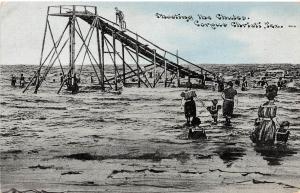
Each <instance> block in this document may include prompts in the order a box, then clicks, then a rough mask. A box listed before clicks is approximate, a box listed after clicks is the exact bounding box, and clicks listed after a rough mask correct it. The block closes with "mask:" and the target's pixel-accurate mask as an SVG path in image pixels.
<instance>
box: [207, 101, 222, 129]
mask: <svg viewBox="0 0 300 193" xmlns="http://www.w3.org/2000/svg"><path fill="white" fill-rule="evenodd" d="M211 102H212V106H210V107H207V110H208V111H209V112H210V114H211V117H212V118H213V120H214V123H216V124H217V123H218V111H219V109H221V105H218V100H217V99H213V100H212V101H211Z"/></svg>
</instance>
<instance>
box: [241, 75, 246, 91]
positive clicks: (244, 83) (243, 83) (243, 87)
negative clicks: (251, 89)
mask: <svg viewBox="0 0 300 193" xmlns="http://www.w3.org/2000/svg"><path fill="white" fill-rule="evenodd" d="M247 87H248V82H247V80H246V76H244V77H243V82H242V89H241V90H242V91H246V90H247Z"/></svg>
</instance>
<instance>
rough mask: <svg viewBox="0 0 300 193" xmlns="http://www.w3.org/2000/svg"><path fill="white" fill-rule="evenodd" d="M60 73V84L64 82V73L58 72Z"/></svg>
mask: <svg viewBox="0 0 300 193" xmlns="http://www.w3.org/2000/svg"><path fill="white" fill-rule="evenodd" d="M59 75H60V84H61V85H62V84H63V83H64V78H65V77H64V75H63V74H62V73H60V74H59Z"/></svg>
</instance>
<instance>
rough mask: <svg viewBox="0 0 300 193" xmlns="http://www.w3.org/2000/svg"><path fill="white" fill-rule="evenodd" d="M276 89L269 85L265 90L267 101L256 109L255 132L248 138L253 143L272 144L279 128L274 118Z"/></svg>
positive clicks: (274, 86)
mask: <svg viewBox="0 0 300 193" xmlns="http://www.w3.org/2000/svg"><path fill="white" fill-rule="evenodd" d="M277 92H278V87H277V86H276V85H269V86H268V87H267V88H266V97H267V98H268V101H267V102H266V103H264V104H263V105H261V106H260V107H259V108H258V118H257V119H256V120H255V130H254V132H253V133H252V134H251V136H250V138H251V140H252V141H253V142H254V143H260V144H274V142H275V138H276V131H277V128H278V127H279V125H278V123H277V121H276V120H275V118H276V113H277V106H276V105H275V101H274V99H275V97H276V96H277Z"/></svg>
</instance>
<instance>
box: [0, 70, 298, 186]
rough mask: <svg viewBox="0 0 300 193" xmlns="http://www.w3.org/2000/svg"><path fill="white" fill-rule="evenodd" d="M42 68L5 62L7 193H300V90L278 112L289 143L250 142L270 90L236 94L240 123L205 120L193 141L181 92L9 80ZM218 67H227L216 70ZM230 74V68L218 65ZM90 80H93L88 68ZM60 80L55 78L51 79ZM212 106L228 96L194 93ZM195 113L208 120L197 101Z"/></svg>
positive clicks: (283, 99) (282, 96)
mask: <svg viewBox="0 0 300 193" xmlns="http://www.w3.org/2000/svg"><path fill="white" fill-rule="evenodd" d="M35 68H36V67H35V66H26V65H22V66H20V65H18V66H0V69H1V77H0V88H1V93H0V96H1V97H0V99H1V102H0V107H1V108H0V112H1V115H0V121H1V122H0V123H1V125H0V129H1V142H0V148H1V191H2V192H4V191H8V190H10V189H11V188H16V189H18V190H29V189H36V190H45V191H53V192H63V191H84V192H88V191H90V192H93V191H100V192H101V191H103V192H297V191H299V190H300V167H299V160H300V92H299V90H297V89H296V91H293V92H289V91H286V90H282V91H279V94H278V96H277V99H276V100H277V102H276V104H277V106H278V118H279V119H280V120H287V121H289V122H290V123H291V126H290V132H291V135H290V139H289V141H288V143H287V144H285V145H278V146H271V147H257V146H255V144H253V143H252V142H251V140H250V139H249V133H250V132H251V130H252V129H253V124H254V119H255V118H256V117H257V108H258V107H259V105H260V104H262V103H264V102H265V101H266V98H265V97H264V92H265V91H264V90H263V89H259V88H255V89H254V88H252V89H250V90H248V91H246V92H242V91H241V90H240V88H237V90H238V93H239V94H238V100H239V102H238V105H237V106H236V108H235V110H234V114H235V116H234V118H233V119H232V126H231V127H226V126H224V124H223V121H224V120H223V118H222V116H221V112H219V120H220V123H219V124H217V125H211V126H207V127H206V128H205V129H206V134H207V136H208V139H207V140H188V139H187V130H186V128H185V127H184V123H185V118H184V114H183V109H182V108H181V106H180V103H181V99H180V93H181V92H182V91H183V90H184V89H183V88H124V89H123V91H122V93H121V94H114V93H103V92H101V91H98V90H93V91H90V92H82V93H78V94H76V95H71V94H69V93H67V92H66V91H63V92H62V93H61V94H56V92H57V90H58V88H59V73H58V71H57V72H53V73H51V74H50V75H49V78H48V81H47V82H46V83H45V84H43V86H42V87H41V89H40V92H39V93H38V94H33V91H32V90H29V91H28V92H26V93H22V89H21V88H19V87H16V88H13V87H11V86H10V75H11V74H13V73H15V74H16V75H19V74H20V73H24V75H25V77H28V76H29V75H30V74H32V72H33V70H34V69H35ZM214 68H222V67H221V66H216V67H214ZM219 70H220V71H222V69H219ZM89 73H90V72H89V71H86V72H85V74H86V76H82V81H83V82H84V83H85V82H88V81H89V80H88V74H89ZM53 79H56V81H55V82H53ZM196 93H197V95H198V97H199V98H200V99H202V100H203V101H204V103H205V104H206V105H207V106H208V105H210V104H211V100H212V99H214V98H216V99H218V100H219V104H221V103H222V102H221V97H220V95H221V94H220V93H218V92H216V91H212V90H196ZM196 104H197V114H198V116H199V117H200V119H201V121H202V122H204V123H210V122H211V121H212V118H211V116H210V115H209V113H208V112H207V111H206V109H205V108H204V107H202V106H201V103H200V102H199V101H197V102H196Z"/></svg>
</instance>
